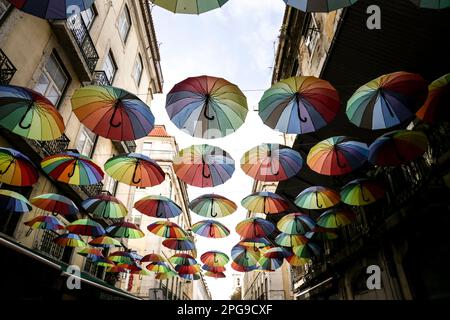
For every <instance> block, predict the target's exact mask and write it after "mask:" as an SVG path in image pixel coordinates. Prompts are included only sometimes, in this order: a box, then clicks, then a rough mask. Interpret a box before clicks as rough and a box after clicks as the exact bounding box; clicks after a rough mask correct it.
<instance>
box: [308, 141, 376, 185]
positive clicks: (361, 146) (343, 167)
mask: <svg viewBox="0 0 450 320" xmlns="http://www.w3.org/2000/svg"><path fill="white" fill-rule="evenodd" d="M368 155H369V149H368V147H367V145H366V144H365V143H362V142H358V141H352V140H351V139H350V138H347V137H344V136H337V137H331V138H328V139H326V140H323V141H321V142H319V143H318V144H316V145H315V146H314V147H312V148H311V150H310V151H309V154H308V158H307V163H308V166H309V167H310V168H311V170H313V171H315V172H317V173H320V174H323V175H328V176H338V175H343V174H347V173H350V172H352V171H354V170H356V169H359V168H360V167H361V166H362V165H363V164H364V163H365V162H366V161H367V157H368Z"/></svg>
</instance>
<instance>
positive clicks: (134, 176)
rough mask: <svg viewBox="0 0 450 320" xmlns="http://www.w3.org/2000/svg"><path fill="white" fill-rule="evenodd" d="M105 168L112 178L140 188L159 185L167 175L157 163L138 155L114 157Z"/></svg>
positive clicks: (130, 154) (129, 154)
mask: <svg viewBox="0 0 450 320" xmlns="http://www.w3.org/2000/svg"><path fill="white" fill-rule="evenodd" d="M104 168H105V171H106V173H108V174H109V175H110V176H111V177H112V178H114V179H116V180H118V181H120V182H122V183H125V184H127V185H130V186H134V187H139V188H146V187H153V186H156V185H159V184H161V183H162V182H163V181H164V179H165V175H166V174H165V173H164V171H163V170H162V169H161V167H160V166H159V165H158V164H157V163H156V162H155V161H153V160H152V159H150V158H149V157H147V156H144V155H143V154H138V153H128V154H121V155H118V156H115V157H112V158H111V159H109V160H108V161H106V163H105V166H104Z"/></svg>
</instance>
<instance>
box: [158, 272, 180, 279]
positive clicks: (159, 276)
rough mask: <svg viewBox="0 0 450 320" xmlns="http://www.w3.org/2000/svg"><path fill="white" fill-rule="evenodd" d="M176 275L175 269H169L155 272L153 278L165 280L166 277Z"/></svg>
mask: <svg viewBox="0 0 450 320" xmlns="http://www.w3.org/2000/svg"><path fill="white" fill-rule="evenodd" d="M176 275H177V273H176V272H175V271H173V270H169V271H167V272H162V273H157V274H155V279H156V280H167V279H170V278H173V277H175V276H176Z"/></svg>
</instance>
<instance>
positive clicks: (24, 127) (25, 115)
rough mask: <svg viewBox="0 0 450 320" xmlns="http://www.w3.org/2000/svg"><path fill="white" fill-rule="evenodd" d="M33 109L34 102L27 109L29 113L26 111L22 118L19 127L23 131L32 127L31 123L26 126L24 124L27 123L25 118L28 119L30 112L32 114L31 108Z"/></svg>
mask: <svg viewBox="0 0 450 320" xmlns="http://www.w3.org/2000/svg"><path fill="white" fill-rule="evenodd" d="M32 107H33V102H31V103H30V104H29V106H28V108H27V111H25V113H24V114H23V116H22V118H21V119H20V122H19V127H21V128H22V129H30V127H31V121H30V123H29V124H28V125H26V126H24V125H23V122H24V121H25V118H26V117H27V114H28V112H30V110H31V108H32Z"/></svg>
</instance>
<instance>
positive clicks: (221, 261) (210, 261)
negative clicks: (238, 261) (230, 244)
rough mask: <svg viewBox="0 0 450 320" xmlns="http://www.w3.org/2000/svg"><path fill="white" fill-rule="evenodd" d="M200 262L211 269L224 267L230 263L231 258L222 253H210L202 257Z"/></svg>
mask: <svg viewBox="0 0 450 320" xmlns="http://www.w3.org/2000/svg"><path fill="white" fill-rule="evenodd" d="M200 260H201V261H202V262H203V263H204V264H205V265H208V266H211V267H223V266H225V265H226V264H227V263H228V261H230V258H229V257H228V256H227V255H226V254H225V253H223V252H220V251H208V252H205V253H204V254H202V255H201V256H200Z"/></svg>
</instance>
